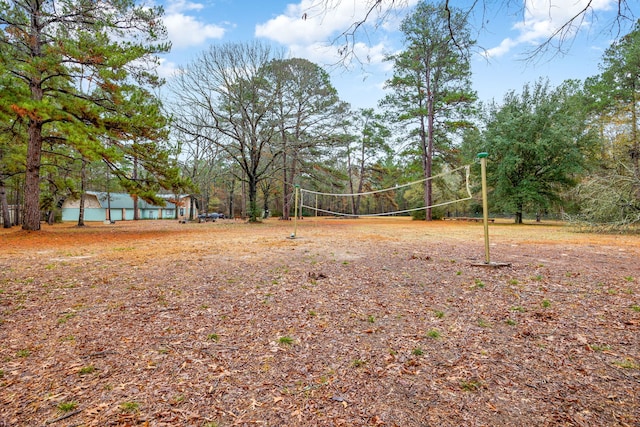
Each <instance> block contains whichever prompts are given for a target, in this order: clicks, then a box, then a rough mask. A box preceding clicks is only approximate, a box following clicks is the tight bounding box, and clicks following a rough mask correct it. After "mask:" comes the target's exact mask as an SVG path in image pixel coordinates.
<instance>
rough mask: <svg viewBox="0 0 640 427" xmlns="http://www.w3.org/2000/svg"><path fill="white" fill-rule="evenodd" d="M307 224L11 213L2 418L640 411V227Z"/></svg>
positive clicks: (460, 421)
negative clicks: (80, 220) (486, 237)
mask: <svg viewBox="0 0 640 427" xmlns="http://www.w3.org/2000/svg"><path fill="white" fill-rule="evenodd" d="M296 227H297V238H296V239H289V238H288V236H289V235H290V234H291V232H292V231H293V229H294V223H293V222H283V221H278V220H269V221H267V222H265V223H263V224H256V225H249V224H245V223H241V222H234V221H233V220H226V221H218V222H216V223H206V224H197V223H189V224H179V223H177V221H142V222H118V223H117V224H115V225H103V224H90V226H88V227H85V228H77V227H74V226H73V225H67V224H65V225H56V226H53V227H48V226H46V225H45V226H43V230H42V231H41V232H37V233H33V232H31V233H30V232H24V231H21V230H19V229H17V228H14V229H11V230H1V231H0V242H1V245H0V426H2V425H11V426H37V425H45V424H49V425H66V426H68V425H75V426H80V425H83V426H84V425H86V426H109V425H120V426H125V425H148V426H168V425H171V426H199V427H200V426H213V425H217V426H232V425H270V426H300V425H309V426H311V425H314V426H315V425H326V426H335V425H345V426H375V425H384V426H425V425H444V426H460V425H509V426H527V425H558V426H560V425H562V426H564V425H590V426H591V425H594V426H598V425H602V426H612V425H620V426H625V425H637V420H638V419H640V409H639V408H640V400H639V399H640V398H639V396H640V334H639V332H640V311H639V310H640V300H639V295H640V285H639V282H640V268H639V267H638V259H640V236H607V235H589V234H575V233H571V232H570V231H569V230H567V229H566V228H564V227H562V226H561V225H560V224H544V225H526V226H515V225H512V224H507V223H497V224H493V225H491V226H490V232H491V256H492V260H495V261H501V262H507V263H510V264H511V265H510V266H509V267H505V268H502V269H492V268H483V267H474V266H473V264H475V263H478V262H480V263H481V262H482V261H483V260H484V241H483V227H482V225H481V224H476V223H462V222H453V221H452V222H449V221H438V222H433V223H425V222H414V221H410V220H406V219H401V218H379V219H367V220H364V219H358V220H338V219H317V220H315V219H305V220H301V221H298V223H297V224H296ZM71 406H73V409H70V410H66V409H65V410H64V411H63V410H62V409H61V408H71Z"/></svg>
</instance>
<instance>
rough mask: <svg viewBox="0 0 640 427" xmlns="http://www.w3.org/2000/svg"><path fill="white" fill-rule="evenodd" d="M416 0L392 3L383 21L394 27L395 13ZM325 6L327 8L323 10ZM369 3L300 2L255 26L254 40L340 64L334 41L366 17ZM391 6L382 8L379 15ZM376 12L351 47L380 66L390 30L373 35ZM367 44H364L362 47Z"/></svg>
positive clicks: (354, 0)
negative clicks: (270, 41) (261, 40)
mask: <svg viewBox="0 0 640 427" xmlns="http://www.w3.org/2000/svg"><path fill="white" fill-rule="evenodd" d="M417 1H418V0H405V1H400V2H396V3H394V6H393V7H392V9H391V14H390V15H389V16H388V17H392V18H394V19H388V20H387V21H385V22H386V23H387V24H388V23H389V22H394V23H397V21H398V20H397V19H396V18H397V16H396V15H394V12H398V13H400V12H401V11H402V10H406V9H407V8H408V7H410V6H413V5H414V4H416V3H417ZM326 4H328V6H325V5H326ZM371 4H372V1H371V0H350V1H336V2H327V3H325V2H319V1H318V0H301V1H300V2H299V3H296V4H289V5H288V6H287V9H286V10H285V12H284V13H283V14H281V15H278V16H276V17H275V18H272V19H270V20H269V21H267V22H265V23H263V24H258V25H256V29H255V36H256V37H263V38H266V39H269V40H273V41H276V42H278V43H281V44H283V45H285V46H287V47H288V48H289V50H290V51H291V52H292V54H294V55H296V56H300V55H301V54H302V53H304V54H305V57H306V58H308V59H310V60H314V61H317V60H319V59H321V61H320V62H323V63H335V62H336V61H337V60H339V59H340V58H339V55H338V52H337V48H336V47H335V46H334V45H335V44H339V43H333V42H334V41H335V39H336V37H339V36H340V34H342V33H343V32H345V31H347V30H349V29H350V27H351V25H352V24H353V23H354V22H355V21H358V20H361V19H363V18H364V17H365V16H366V13H367V11H368V10H369V8H370V7H371ZM389 7H391V6H388V5H385V6H383V9H382V12H385V11H387V10H388V8H389ZM379 12H380V10H378V9H376V10H374V12H373V13H372V14H371V15H370V16H369V17H368V18H367V21H366V23H365V24H363V27H361V28H360V29H359V30H358V31H359V35H361V37H359V41H358V42H357V43H355V44H354V46H353V48H354V52H355V53H356V54H357V56H358V57H359V58H360V60H361V61H363V62H379V61H380V60H381V58H382V57H383V56H384V55H383V53H382V52H383V50H384V47H383V45H382V43H383V42H382V41H380V40H381V39H382V38H383V37H384V33H385V31H387V30H391V28H388V27H387V25H385V26H379V27H378V28H377V29H376V31H375V32H374V31H373V29H374V26H376V25H377V24H379V23H380V22H379V20H378V17H379V16H378V13H379ZM365 41H367V43H365Z"/></svg>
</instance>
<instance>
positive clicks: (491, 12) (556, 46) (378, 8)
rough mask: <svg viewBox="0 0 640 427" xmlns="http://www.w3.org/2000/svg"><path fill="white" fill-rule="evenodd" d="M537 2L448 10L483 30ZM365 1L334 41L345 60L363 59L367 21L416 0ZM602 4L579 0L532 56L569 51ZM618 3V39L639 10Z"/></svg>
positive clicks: (316, 5) (315, 12)
mask: <svg viewBox="0 0 640 427" xmlns="http://www.w3.org/2000/svg"><path fill="white" fill-rule="evenodd" d="M343 1H345V0H317V1H316V2H313V4H312V5H311V6H310V7H309V8H308V9H307V10H306V11H305V12H304V14H303V16H302V17H301V18H302V19H308V18H309V17H311V16H320V17H322V18H325V17H327V16H328V14H329V12H331V11H333V10H335V9H336V8H337V7H338V6H339V5H340V3H342V2H343ZM534 2H535V0H521V1H514V0H472V1H466V0H446V1H445V9H446V10H451V9H452V8H454V7H455V8H457V9H460V10H461V11H463V13H464V14H465V15H466V16H467V17H470V16H471V15H472V14H473V15H476V16H477V18H478V19H477V22H479V23H480V24H479V25H480V26H479V27H478V28H475V30H477V31H478V32H481V31H485V30H491V25H492V21H493V19H492V18H493V16H496V15H497V14H498V13H500V14H502V13H505V11H510V12H514V13H521V14H523V15H525V14H526V12H527V11H528V10H530V9H531V8H532V7H534ZM365 3H366V4H365V6H366V7H364V8H362V9H360V10H361V12H360V14H359V15H356V16H354V17H353V20H352V22H351V24H350V25H349V26H348V27H347V28H345V29H344V31H342V32H341V33H340V34H339V35H338V36H337V37H336V38H335V39H334V40H333V43H334V45H336V46H338V52H339V54H340V55H341V57H342V61H343V62H344V63H347V62H350V61H351V60H354V59H355V60H356V61H359V60H360V59H359V58H358V57H357V54H356V52H355V50H354V47H355V45H356V41H357V40H358V39H359V37H360V36H361V35H362V34H365V33H366V28H365V27H366V26H365V24H368V25H369V26H372V27H373V28H374V29H377V28H378V27H380V26H381V25H383V24H384V23H385V22H386V21H387V20H388V19H390V18H391V17H393V16H395V15H397V14H398V13H399V11H401V10H403V9H406V8H407V7H409V6H410V5H411V4H412V3H413V2H412V1H410V0H366V2H365ZM549 3H550V4H549V14H551V11H552V10H551V9H552V8H554V7H561V5H560V6H558V5H554V4H553V0H549ZM600 3H601V2H599V1H598V0H576V2H575V5H580V7H578V8H577V9H576V11H575V13H574V14H572V15H570V16H569V17H568V18H565V20H564V21H563V22H560V23H559V24H558V26H557V27H556V29H555V30H554V31H553V32H552V33H551V34H550V35H549V36H548V37H547V38H546V39H544V40H543V41H542V42H541V43H539V44H537V45H536V46H535V47H534V48H533V49H531V50H530V51H529V52H528V58H529V59H533V58H538V57H540V56H542V55H544V54H546V53H553V54H556V53H563V52H565V51H566V50H567V43H568V42H569V41H570V39H571V38H572V37H573V35H574V34H575V32H576V30H577V29H578V28H579V27H581V26H582V24H584V23H585V22H586V21H594V20H597V19H598V17H599V15H600V13H601V12H600V9H598V6H599V5H600ZM615 4H616V5H617V13H616V15H615V18H614V19H613V20H612V21H610V22H606V23H605V24H606V28H608V29H609V30H610V31H611V33H612V36H613V37H612V38H614V39H617V38H618V37H620V36H621V35H622V34H624V33H626V30H627V29H628V28H629V27H631V26H632V25H633V24H634V23H635V21H636V19H637V15H638V10H637V4H636V0H616V2H615ZM575 5H574V6H575ZM449 16H451V14H449ZM449 34H450V37H451V39H452V40H453V41H454V43H456V41H457V39H456V34H455V32H454V31H453V29H452V28H450V31H449ZM569 45H570V43H569ZM479 47H480V46H479Z"/></svg>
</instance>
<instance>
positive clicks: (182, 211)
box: [180, 208, 184, 216]
mask: <svg viewBox="0 0 640 427" xmlns="http://www.w3.org/2000/svg"><path fill="white" fill-rule="evenodd" d="M180 216H184V208H180Z"/></svg>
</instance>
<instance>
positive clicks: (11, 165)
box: [0, 0, 640, 230]
mask: <svg viewBox="0 0 640 427" xmlns="http://www.w3.org/2000/svg"><path fill="white" fill-rule="evenodd" d="M108 3H109V4H110V3H111V2H108ZM59 4H64V5H65V7H57V6H58V5H59ZM445 6H446V5H445V4H444V3H438V4H433V3H427V2H422V3H419V4H418V5H417V6H416V8H415V9H414V11H413V13H412V14H410V15H409V16H408V17H407V18H406V19H405V20H404V21H403V23H402V25H401V31H402V33H403V34H404V48H403V50H402V51H401V52H399V53H397V54H395V55H392V56H389V57H388V58H387V60H388V61H389V62H390V63H391V64H392V65H393V70H394V72H393V76H392V78H390V79H389V81H388V82H387V87H388V89H389V92H388V93H389V95H388V96H387V97H386V98H385V99H383V100H381V101H380V103H379V105H378V106H377V108H376V109H373V108H371V109H361V110H356V111H354V110H353V109H351V108H350V106H349V105H348V104H347V103H345V102H344V101H342V100H341V99H340V97H339V94H338V93H337V91H336V89H335V88H334V87H333V86H332V84H331V81H330V78H329V75H328V73H327V72H326V71H325V70H323V69H322V68H321V67H320V66H318V65H317V64H314V63H311V62H310V61H307V60H305V59H299V58H286V57H285V56H284V54H283V53H282V52H280V51H277V50H274V49H273V48H272V47H271V46H269V45H266V44H262V43H257V42H253V43H236V44H221V45H212V46H210V47H209V48H208V49H207V50H205V51H204V52H202V53H201V54H200V55H199V56H198V57H197V58H196V59H195V60H193V61H192V62H191V63H189V64H187V65H186V66H185V67H184V68H183V69H181V70H179V71H178V72H177V73H176V75H175V77H173V78H171V79H170V81H169V82H168V83H167V84H166V86H165V87H166V91H167V96H166V99H168V101H166V102H165V103H164V104H163V103H162V102H161V101H160V99H159V98H158V97H157V96H156V95H155V93H156V89H157V88H158V87H160V86H161V85H162V84H163V83H164V82H163V81H162V80H161V79H159V78H158V77H157V76H156V74H155V68H156V67H157V65H158V55H159V54H162V53H164V52H167V51H168V49H169V48H170V46H169V45H168V44H167V43H164V42H163V40H164V36H165V33H164V29H163V27H162V25H161V22H160V21H159V18H160V17H161V14H162V10H161V9H153V8H152V9H149V8H141V7H138V6H136V5H135V3H133V2H127V1H125V2H115V3H113V5H112V7H98V5H97V4H95V3H92V2H77V1H75V0H69V1H65V2H44V3H33V4H30V3H29V4H27V3H22V2H3V3H0V45H2V49H1V53H0V88H1V89H2V92H3V97H2V99H0V201H1V203H2V215H3V218H4V223H5V225H11V224H22V226H23V228H25V229H29V230H37V229H39V227H40V221H41V220H42V219H43V214H44V213H49V215H48V218H50V220H53V218H54V216H55V212H56V209H57V208H58V207H59V205H60V203H61V201H62V200H64V199H65V198H67V197H77V198H81V197H82V195H83V194H84V192H85V191H86V190H94V191H112V192H115V191H125V192H128V193H130V194H132V195H134V196H136V197H140V198H143V199H149V200H153V199H154V197H155V196H156V195H157V194H158V193H159V192H169V193H172V194H176V193H180V192H188V193H190V194H194V195H196V196H197V197H198V199H199V200H200V210H202V211H209V212H212V211H215V212H224V213H226V214H228V215H230V216H236V215H244V216H247V217H249V218H250V219H251V220H252V221H257V220H259V218H260V216H261V215H262V214H263V213H264V212H271V214H272V215H277V216H281V217H283V218H288V217H289V216H290V215H293V199H294V197H293V195H294V188H295V186H302V187H304V188H306V189H311V190H315V191H321V192H327V193H350V194H354V196H352V197H351V198H350V200H349V203H348V209H349V211H350V213H352V214H355V215H357V214H359V213H360V212H362V211H363V209H365V206H366V204H367V203H370V201H369V200H368V199H366V198H362V197H360V196H357V194H358V193H363V192H369V191H373V190H377V189H383V188H393V187H394V186H399V185H401V184H404V183H407V182H412V181H416V180H423V181H422V182H423V183H424V184H423V185H421V188H420V189H419V190H416V189H411V190H406V191H397V192H395V193H394V194H393V195H392V196H390V197H389V199H388V200H385V201H384V205H385V206H386V207H388V208H390V209H391V208H402V209H411V208H415V207H420V206H431V205H433V204H434V203H435V202H436V201H437V200H436V199H437V198H438V197H445V198H451V199H454V198H457V197H456V196H458V194H455V193H456V192H457V191H463V190H464V189H463V188H461V189H456V188H451V183H452V181H451V180H444V179H440V180H431V179H428V178H430V177H432V176H435V175H437V174H439V173H440V172H443V171H448V170H453V169H456V168H457V167H459V166H461V165H464V164H468V163H472V162H474V160H475V158H476V155H477V153H479V152H488V153H489V159H488V164H489V168H488V183H489V201H490V209H491V210H492V211H493V212H496V213H505V214H508V215H512V216H513V217H514V218H515V220H516V222H521V221H522V219H523V217H524V216H525V215H527V214H534V215H537V216H538V217H540V216H542V215H544V214H548V213H559V212H561V213H563V214H564V215H566V218H567V219H568V220H570V221H572V222H574V223H576V224H579V225H581V226H587V227H590V228H598V227H600V228H604V229H607V230H612V229H616V230H619V229H623V230H628V229H634V227H637V225H638V224H639V223H640V167H639V161H640V149H639V139H638V138H639V136H638V131H637V122H638V116H637V110H636V109H637V105H638V99H637V95H638V90H639V88H640V73H638V70H640V54H639V53H638V52H640V26H638V25H636V27H635V28H634V30H633V31H632V32H631V33H630V34H628V35H626V36H624V37H622V38H620V40H618V41H616V42H615V43H613V44H612V45H611V47H610V48H609V49H608V50H607V51H606V52H605V54H604V56H603V59H602V64H601V69H602V73H601V74H600V75H598V76H594V77H592V78H590V79H587V81H585V82H580V81H567V82H564V83H563V84H562V85H560V86H559V87H551V86H550V85H549V83H548V82H547V81H546V80H545V79H540V80H538V81H536V82H531V83H530V84H528V85H526V86H525V87H523V88H521V89H519V90H517V91H516V90H513V91H511V92H509V93H507V94H506V95H505V96H504V99H502V100H500V101H493V102H491V103H489V104H481V103H479V102H478V101H477V99H476V95H475V93H474V91H473V90H472V78H473V76H472V73H471V67H470V57H471V52H472V51H473V47H474V44H475V42H474V40H472V39H471V37H470V31H469V25H468V22H467V21H466V15H465V14H464V13H462V12H461V11H459V10H456V9H454V8H450V7H448V8H447V7H445ZM60 23H64V25H60ZM452 34H453V35H454V36H455V37H454V38H452V37H451V36H452ZM476 172H478V171H476ZM474 175H475V176H478V175H479V173H475V174H474ZM461 180H463V177H460V179H459V180H458V181H457V182H458V183H459V182H461ZM462 187H464V186H462ZM466 203H467V204H466V205H465V206H458V207H457V209H459V210H460V211H466V213H468V212H470V211H472V210H474V209H476V206H475V204H476V203H477V202H476V201H473V200H472V201H469V202H466ZM10 205H13V206H19V207H20V209H19V210H18V211H19V212H20V214H19V215H15V214H14V215H13V216H11V215H10V214H9V211H10V209H9V206H10ZM367 208H368V206H367ZM444 212H445V210H444V209H438V208H434V209H431V208H426V209H424V210H420V211H417V212H414V215H415V216H416V217H423V218H425V219H433V218H438V217H439V216H441V215H443V214H444ZM79 223H82V218H79Z"/></svg>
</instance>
